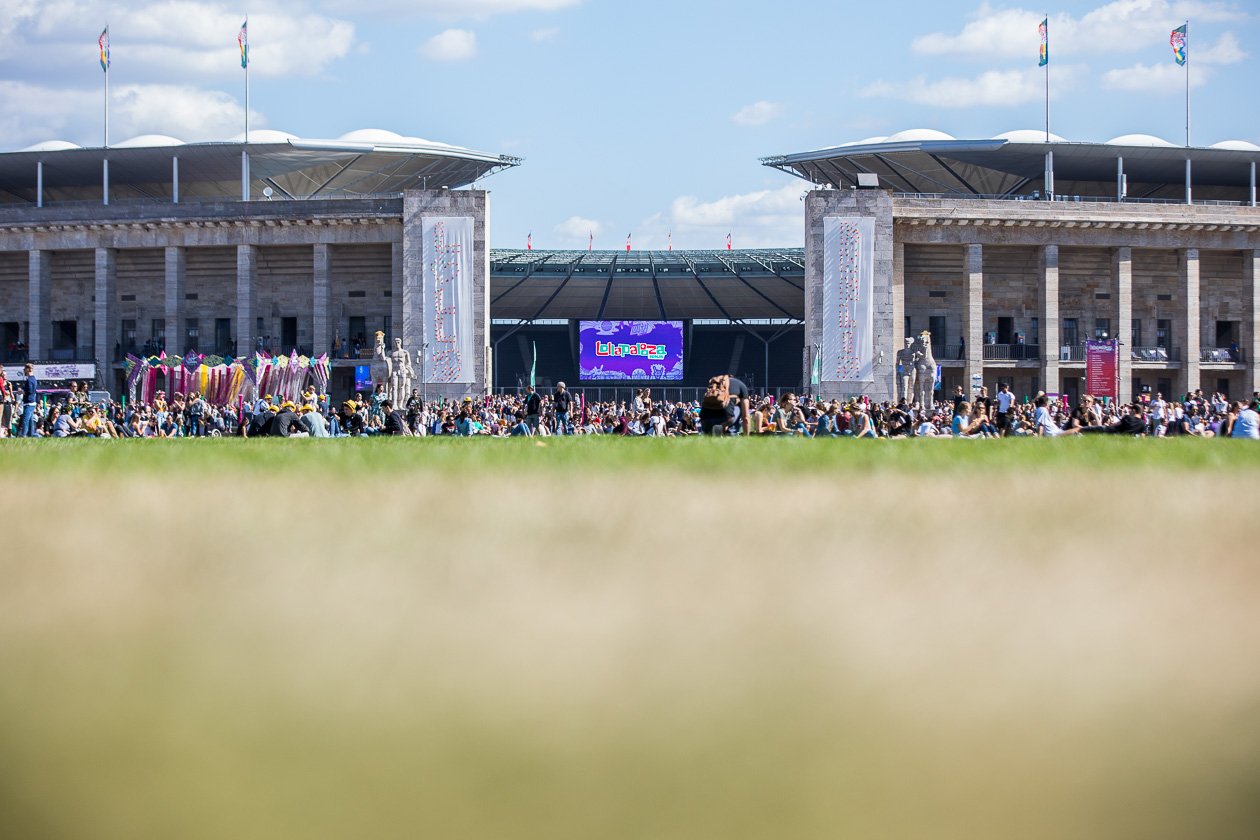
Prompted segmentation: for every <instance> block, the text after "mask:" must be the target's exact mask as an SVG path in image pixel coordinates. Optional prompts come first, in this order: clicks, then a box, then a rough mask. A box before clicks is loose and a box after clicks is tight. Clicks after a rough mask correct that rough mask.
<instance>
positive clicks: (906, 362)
mask: <svg viewBox="0 0 1260 840" xmlns="http://www.w3.org/2000/svg"><path fill="white" fill-rule="evenodd" d="M913 345H914V339H913V338H911V337H909V336H907V337H906V346H905V349H904V350H898V351H897V379H896V385H897V388H898V390H896V392H895V393H894V394H893V402H897V401H898V400H905V401H906V402H907V403H913V402H914V364H915V362H916V361H917V358H916V356H917V354H916V353H915V350H914V347H913Z"/></svg>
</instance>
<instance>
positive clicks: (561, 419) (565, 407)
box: [551, 382, 573, 435]
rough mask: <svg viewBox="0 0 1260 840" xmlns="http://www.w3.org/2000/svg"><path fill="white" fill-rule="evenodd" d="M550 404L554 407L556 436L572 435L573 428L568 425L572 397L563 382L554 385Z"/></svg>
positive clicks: (571, 409)
mask: <svg viewBox="0 0 1260 840" xmlns="http://www.w3.org/2000/svg"><path fill="white" fill-rule="evenodd" d="M551 402H552V404H553V405H554V406H555V407H556V434H558V435H570V434H573V427H572V426H571V425H569V416H570V414H569V413H570V412H571V411H573V395H572V394H570V393H569V391H568V389H566V388H565V387H564V383H563V382H560V383H558V384H557V385H556V393H555V396H553V397H552V398H551Z"/></svg>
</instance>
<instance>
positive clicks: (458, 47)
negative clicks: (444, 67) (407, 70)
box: [420, 29, 477, 61]
mask: <svg viewBox="0 0 1260 840" xmlns="http://www.w3.org/2000/svg"><path fill="white" fill-rule="evenodd" d="M420 54H421V55H423V56H424V57H425V58H427V59H430V60H432V61H467V60H468V59H470V58H472V57H474V56H475V55H477V34H476V33H475V32H470V31H469V30H467V29H447V30H446V31H445V32H439V33H438V34H437V35H434V36H433V37H432V38H430V39H429V40H427V41H425V42H424V43H423V44H421V46H420Z"/></svg>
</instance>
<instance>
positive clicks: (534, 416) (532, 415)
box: [525, 385, 542, 437]
mask: <svg viewBox="0 0 1260 840" xmlns="http://www.w3.org/2000/svg"><path fill="white" fill-rule="evenodd" d="M541 419H542V397H541V396H539V394H538V392H537V391H535V390H534V386H533V385H529V386H527V387H526V389H525V425H527V426H529V434H530V436H531V437H532V436H534V435H536V434H538V424H539V422H540V421H541Z"/></svg>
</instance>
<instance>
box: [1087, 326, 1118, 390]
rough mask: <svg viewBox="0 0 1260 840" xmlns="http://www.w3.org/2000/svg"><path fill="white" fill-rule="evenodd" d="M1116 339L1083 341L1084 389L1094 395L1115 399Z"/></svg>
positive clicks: (1116, 382) (1116, 370) (1116, 383)
mask: <svg viewBox="0 0 1260 840" xmlns="http://www.w3.org/2000/svg"><path fill="white" fill-rule="evenodd" d="M1117 351H1118V348H1117V345H1116V341H1115V340H1114V339H1112V340H1109V341H1087V342H1085V390H1086V391H1087V392H1088V393H1090V394H1093V395H1094V396H1095V397H1110V398H1111V399H1113V400H1114V399H1117V398H1118V396H1119V395H1118V393H1117V385H1118V377H1117V372H1118V371H1119V355H1120V354H1119V353H1118V352H1117Z"/></svg>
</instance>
